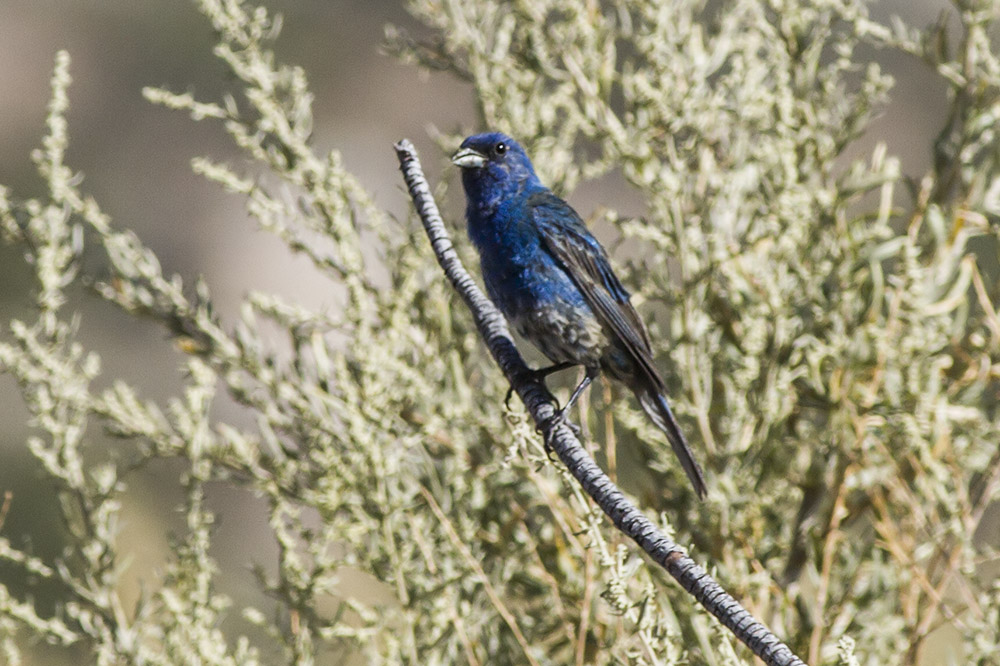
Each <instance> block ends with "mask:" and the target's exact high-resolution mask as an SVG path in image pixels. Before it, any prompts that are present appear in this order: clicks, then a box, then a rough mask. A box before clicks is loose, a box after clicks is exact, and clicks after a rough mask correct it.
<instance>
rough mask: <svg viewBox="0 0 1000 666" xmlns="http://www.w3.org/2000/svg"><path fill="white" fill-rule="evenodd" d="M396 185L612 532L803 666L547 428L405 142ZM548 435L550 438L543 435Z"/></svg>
mask: <svg viewBox="0 0 1000 666" xmlns="http://www.w3.org/2000/svg"><path fill="white" fill-rule="evenodd" d="M395 149H396V156H397V157H398V158H399V166H400V169H401V170H402V172H403V179H404V180H405V181H406V186H407V187H408V188H409V190H410V196H411V197H412V198H413V205H414V206H415V207H416V210H417V214H418V215H419V216H420V221H421V222H422V223H423V225H424V230H425V231H426V232H427V236H428V238H430V241H431V245H432V246H433V248H434V254H435V255H436V256H437V259H438V263H440V264H441V268H443V269H444V272H445V275H447V276H448V279H449V280H451V283H452V285H454V287H455V290H456V291H457V292H458V294H459V295H460V296H461V297H462V299H463V300H464V301H465V304H466V305H467V306H468V308H469V310H470V311H471V312H472V316H473V319H474V320H475V322H476V327H477V328H478V329H479V333H480V334H481V335H482V336H483V340H484V341H485V342H486V346H487V348H488V349H489V350H490V353H491V354H492V355H493V358H494V359H496V362H497V364H498V365H499V366H500V369H501V370H502V371H503V373H504V375H505V376H506V377H507V379H508V380H509V381H510V383H511V386H513V387H514V390H515V391H516V392H517V394H518V395H519V396H520V397H521V400H522V401H524V404H525V406H526V407H527V408H528V411H529V412H530V413H531V416H532V418H533V419H534V420H535V423H536V424H537V425H538V426H539V427H542V428H544V429H545V431H544V432H543V436H544V437H546V440H547V441H549V442H550V443H551V445H552V449H553V451H555V452H556V454H557V455H558V456H559V458H560V460H562V461H563V463H564V464H565V465H566V467H568V468H569V471H570V473H572V474H573V476H574V477H575V478H576V480H577V481H579V482H580V485H581V486H582V487H583V489H584V490H586V491H587V494H588V495H590V496H591V497H592V498H593V500H594V501H595V502H597V504H598V505H599V506H600V507H601V509H603V510H604V513H606V514H607V515H608V517H609V518H610V519H611V521H612V522H613V523H614V524H615V526H616V527H617V528H618V529H619V530H621V531H622V532H623V533H625V534H626V535H628V536H629V537H631V538H632V540H633V541H635V542H636V543H637V544H639V547H641V548H642V549H643V550H644V551H645V552H646V554H647V555H649V557H651V558H652V559H653V560H654V561H655V562H656V563H658V564H659V565H660V566H662V567H663V568H664V569H666V570H667V572H668V573H669V574H670V575H671V576H673V577H674V578H675V579H676V580H677V582H678V583H680V584H681V587H683V588H684V589H685V590H687V591H688V592H689V593H690V594H691V595H692V596H694V598H695V599H697V600H698V601H699V602H700V603H701V605H703V606H704V607H705V608H706V609H708V611H709V612H710V613H712V615H714V616H715V617H717V618H718V619H719V621H720V622H722V624H723V625H725V626H726V627H727V628H728V629H729V630H730V631H731V632H733V635H735V636H736V637H737V638H738V639H739V640H741V641H743V643H745V644H746V645H747V646H748V647H749V648H750V649H751V650H753V652H754V654H756V655H757V656H758V657H760V658H761V659H762V660H763V661H764V662H765V663H767V664H773V665H775V666H798V665H801V666H805V665H804V662H803V661H802V660H801V659H799V658H798V657H796V656H795V654H794V653H793V652H792V651H791V649H789V647H788V646H787V645H785V644H784V643H782V642H781V641H780V640H779V639H778V637H777V636H775V635H774V634H772V633H771V631H770V630H769V629H768V628H767V627H765V626H764V625H763V624H762V623H760V622H758V621H757V620H755V619H754V618H753V616H752V615H750V613H749V612H747V610H746V609H745V608H743V606H741V605H740V604H739V602H738V601H736V600H735V599H734V598H733V597H732V596H730V595H729V594H728V593H727V592H726V591H725V590H724V589H722V586H720V585H719V584H718V583H717V582H715V580H713V579H712V577H711V576H709V575H708V573H707V572H706V571H705V570H704V569H703V568H701V566H699V565H698V564H697V563H696V562H695V561H694V560H692V559H691V558H690V557H688V556H687V554H686V553H685V552H684V550H683V549H682V548H681V547H680V546H678V545H677V544H676V543H674V542H673V541H672V540H670V539H669V538H667V536H666V535H664V534H663V533H662V532H660V531H659V530H658V529H657V528H656V526H655V525H654V524H653V523H652V522H651V521H650V520H649V519H647V518H646V517H645V516H644V515H643V514H642V513H641V512H640V511H639V510H638V509H637V508H636V507H635V506H633V505H632V503H631V502H629V501H628V499H627V498H626V497H625V495H624V494H622V492H621V491H620V490H618V488H617V487H616V486H615V484H614V483H612V481H611V479H610V478H608V475H607V474H605V473H604V472H603V470H601V468H600V467H598V466H597V463H595V462H594V460H593V459H592V458H591V457H590V456H589V455H588V454H587V452H586V450H585V449H584V448H583V446H582V445H581V444H580V441H579V440H578V439H577V438H576V436H575V435H574V433H573V431H572V430H571V429H570V428H569V427H567V426H566V425H565V424H563V423H556V424H554V425H553V423H552V422H551V421H549V418H550V417H551V416H553V414H554V413H555V406H554V405H555V400H554V398H553V397H552V395H551V394H550V393H549V392H548V390H547V389H546V388H545V385H544V384H542V383H541V382H539V381H536V380H534V379H533V378H532V376H531V375H530V373H529V370H528V367H527V365H525V363H524V359H523V358H521V354H520V353H519V352H518V351H517V347H515V346H514V341H513V339H512V338H511V335H510V331H509V330H508V329H507V322H506V320H505V319H504V317H503V315H502V314H500V312H499V311H498V310H497V309H496V307H495V306H494V305H493V303H492V302H491V301H490V300H489V299H488V298H487V297H486V295H485V294H483V292H482V291H481V290H480V289H479V287H478V286H477V285H476V283H475V281H474V280H473V279H472V276H471V275H469V272H468V271H467V270H465V267H464V266H463V265H462V262H461V260H460V259H459V257H458V253H456V252H455V249H454V246H453V245H452V242H451V238H450V237H449V235H448V231H447V230H446V229H445V226H444V222H443V221H442V219H441V213H440V212H439V211H438V207H437V203H435V201H434V197H433V195H431V191H430V187H429V186H428V184H427V179H426V178H425V177H424V173H423V169H422V168H421V166H420V159H419V158H418V157H417V152H416V149H415V148H414V147H413V144H412V143H410V141H408V140H407V139H403V140H402V141H400V142H399V143H397V144H396V145H395ZM548 430H552V432H548Z"/></svg>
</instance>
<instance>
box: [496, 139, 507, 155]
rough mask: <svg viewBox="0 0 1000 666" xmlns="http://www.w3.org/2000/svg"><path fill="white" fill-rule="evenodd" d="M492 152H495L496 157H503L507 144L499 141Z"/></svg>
mask: <svg viewBox="0 0 1000 666" xmlns="http://www.w3.org/2000/svg"><path fill="white" fill-rule="evenodd" d="M493 150H494V151H496V154H497V155H503V154H504V153H506V152H507V144H506V143H503V142H502V141H501V142H500V143H498V144H497V145H496V146H495V147H494V148H493Z"/></svg>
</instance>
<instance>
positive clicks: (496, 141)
mask: <svg viewBox="0 0 1000 666" xmlns="http://www.w3.org/2000/svg"><path fill="white" fill-rule="evenodd" d="M451 161H452V162H453V163H455V164H456V165H457V166H459V167H461V169H462V184H463V185H464V186H465V194H466V196H467V197H468V198H469V200H470V203H471V202H472V200H474V199H480V200H481V201H479V203H483V204H487V205H489V203H490V202H489V201H486V200H488V199H493V198H494V197H503V196H509V195H511V194H514V193H516V192H518V191H520V190H522V189H523V188H524V187H525V186H527V185H537V186H539V187H541V182H540V181H539V180H538V176H536V175H535V169H534V167H532V166H531V160H530V159H528V154H527V153H525V152H524V148H522V147H521V145H520V144H519V143H518V142H517V141H514V139H512V138H510V137H509V136H507V135H505V134H500V133H499V132H489V133H486V134H476V135H474V136H470V137H469V138H467V139H466V140H465V141H463V142H462V146H461V148H459V149H458V152H456V153H455V154H454V155H452V157H451Z"/></svg>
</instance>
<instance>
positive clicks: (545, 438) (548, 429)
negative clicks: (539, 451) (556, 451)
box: [535, 409, 583, 460]
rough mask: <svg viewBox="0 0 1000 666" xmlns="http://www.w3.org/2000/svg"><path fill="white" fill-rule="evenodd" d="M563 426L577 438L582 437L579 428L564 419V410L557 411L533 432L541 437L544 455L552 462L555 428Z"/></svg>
mask: <svg viewBox="0 0 1000 666" xmlns="http://www.w3.org/2000/svg"><path fill="white" fill-rule="evenodd" d="M559 425H564V426H566V427H567V428H569V429H570V430H572V431H573V434H574V435H576V436H577V438H579V437H581V436H582V435H583V431H582V430H580V426H578V425H577V424H575V423H573V422H572V421H570V420H569V419H567V418H566V410H565V409H558V410H556V412H555V414H553V415H552V416H550V417H549V418H547V419H545V420H544V421H542V422H541V423H539V424H538V425H537V426H536V427H535V432H537V433H540V434H541V435H542V443H543V445H544V446H545V455H547V456H548V457H549V460H552V442H553V441H554V440H555V432H556V426H559Z"/></svg>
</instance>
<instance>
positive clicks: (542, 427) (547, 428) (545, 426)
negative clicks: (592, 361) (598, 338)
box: [538, 367, 601, 453]
mask: <svg viewBox="0 0 1000 666" xmlns="http://www.w3.org/2000/svg"><path fill="white" fill-rule="evenodd" d="M600 372H601V369H600V368H599V367H593V368H590V367H588V368H587V374H586V375H584V377H583V380H582V381H581V382H580V384H579V385H578V386H577V387H576V388H575V389H573V394H572V395H570V396H569V400H567V401H566V404H565V405H564V406H563V408H562V409H558V410H556V413H555V414H553V415H552V416H550V417H549V418H547V419H546V420H545V421H544V422H542V423H541V424H539V426H538V430H539V431H540V432H544V433H545V452H546V453H551V452H552V442H551V440H552V433H553V428H554V427H555V425H556V424H557V423H559V422H560V421H561V422H562V423H565V424H566V425H567V426H568V427H569V428H570V429H571V430H572V431H573V432H574V434H576V436H577V437H579V436H580V426H578V425H576V424H575V423H570V422H569V421H567V420H566V412H568V411H569V410H570V408H571V407H572V406H573V404H574V403H576V400H577V398H579V397H580V394H582V393H583V392H584V391H585V390H586V389H587V387H588V386H590V384H591V382H593V381H594V380H595V379H596V378H597V375H599V374H600Z"/></svg>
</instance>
